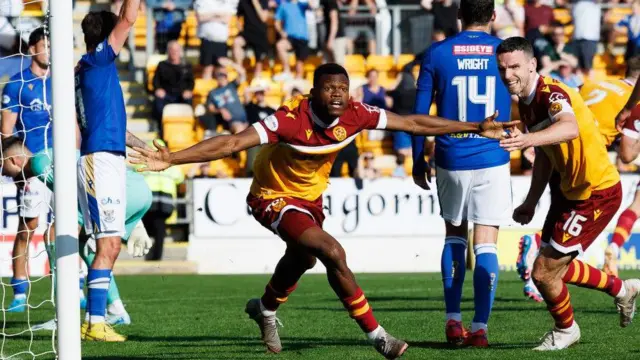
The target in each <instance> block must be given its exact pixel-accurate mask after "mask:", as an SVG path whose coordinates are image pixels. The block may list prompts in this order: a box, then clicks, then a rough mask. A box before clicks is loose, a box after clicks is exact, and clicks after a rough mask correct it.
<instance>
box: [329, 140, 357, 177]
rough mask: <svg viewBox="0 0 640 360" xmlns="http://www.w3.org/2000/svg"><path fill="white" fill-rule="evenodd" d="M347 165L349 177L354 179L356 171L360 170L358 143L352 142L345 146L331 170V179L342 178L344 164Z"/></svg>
mask: <svg viewBox="0 0 640 360" xmlns="http://www.w3.org/2000/svg"><path fill="white" fill-rule="evenodd" d="M345 162H346V163H347V167H349V176H351V177H353V176H354V174H355V171H356V169H357V168H358V148H357V147H356V142H355V141H352V142H351V143H349V145H347V146H345V147H344V148H343V149H342V150H340V152H339V153H338V155H337V156H336V160H335V161H334V162H333V167H332V168H331V174H330V175H329V176H331V177H341V176H342V164H344V163H345Z"/></svg>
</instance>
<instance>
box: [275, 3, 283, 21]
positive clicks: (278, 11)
mask: <svg viewBox="0 0 640 360" xmlns="http://www.w3.org/2000/svg"><path fill="white" fill-rule="evenodd" d="M282 15H283V10H282V6H278V8H277V9H276V14H275V16H274V19H275V20H278V21H282Z"/></svg>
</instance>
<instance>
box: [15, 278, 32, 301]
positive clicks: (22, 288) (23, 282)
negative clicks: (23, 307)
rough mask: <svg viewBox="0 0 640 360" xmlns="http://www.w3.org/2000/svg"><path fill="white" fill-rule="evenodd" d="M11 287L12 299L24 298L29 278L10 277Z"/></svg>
mask: <svg viewBox="0 0 640 360" xmlns="http://www.w3.org/2000/svg"><path fill="white" fill-rule="evenodd" d="M11 287H12V288H13V297H14V299H26V298H27V290H29V280H27V279H16V278H14V277H12V278H11Z"/></svg>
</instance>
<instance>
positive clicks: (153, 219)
mask: <svg viewBox="0 0 640 360" xmlns="http://www.w3.org/2000/svg"><path fill="white" fill-rule="evenodd" d="M167 218H168V216H167V215H166V214H164V213H160V212H157V211H149V212H147V213H146V214H145V215H144V216H143V217H142V223H143V224H144V227H145V228H146V229H147V232H148V233H149V236H151V237H152V238H153V240H154V242H153V246H152V247H151V250H149V253H148V254H147V256H146V257H145V259H147V260H162V251H163V249H164V238H165V237H167V224H166V221H167Z"/></svg>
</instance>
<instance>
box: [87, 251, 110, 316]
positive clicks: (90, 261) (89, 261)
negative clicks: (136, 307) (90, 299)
mask: <svg viewBox="0 0 640 360" xmlns="http://www.w3.org/2000/svg"><path fill="white" fill-rule="evenodd" d="M80 257H82V260H84V263H85V264H87V268H89V269H91V264H93V260H94V259H95V258H96V253H95V252H93V250H91V248H89V249H87V252H86V254H85V252H84V251H81V252H80ZM117 300H120V291H118V285H117V284H116V277H115V275H113V273H112V274H111V282H110V283H109V291H108V292H107V304H113V303H114V302H115V301H117ZM87 304H88V303H87ZM88 308H89V307H88V306H87V309H88Z"/></svg>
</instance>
